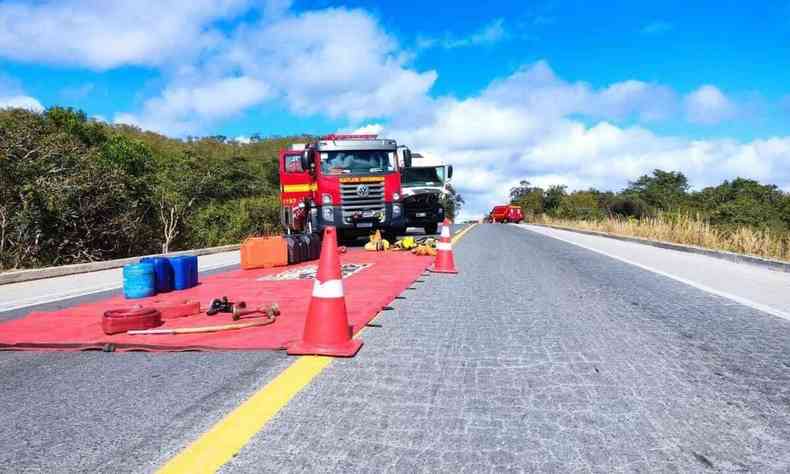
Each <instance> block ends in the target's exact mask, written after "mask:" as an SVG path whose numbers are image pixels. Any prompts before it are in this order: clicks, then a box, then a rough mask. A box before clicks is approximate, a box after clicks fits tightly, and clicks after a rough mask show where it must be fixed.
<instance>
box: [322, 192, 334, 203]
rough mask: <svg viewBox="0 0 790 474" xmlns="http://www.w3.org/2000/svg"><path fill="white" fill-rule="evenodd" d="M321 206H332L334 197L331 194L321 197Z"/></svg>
mask: <svg viewBox="0 0 790 474" xmlns="http://www.w3.org/2000/svg"><path fill="white" fill-rule="evenodd" d="M321 204H323V205H325V206H326V205H331V204H332V195H331V194H322V195H321Z"/></svg>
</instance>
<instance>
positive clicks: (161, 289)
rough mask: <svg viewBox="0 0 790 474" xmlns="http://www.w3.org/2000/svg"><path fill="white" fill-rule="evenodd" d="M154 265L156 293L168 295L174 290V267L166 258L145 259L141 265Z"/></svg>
mask: <svg viewBox="0 0 790 474" xmlns="http://www.w3.org/2000/svg"><path fill="white" fill-rule="evenodd" d="M146 262H147V263H153V264H154V275H155V280H156V292H157V293H167V292H168V291H172V290H173V266H172V265H171V264H170V259H169V258H166V257H144V258H141V259H140V263H146Z"/></svg>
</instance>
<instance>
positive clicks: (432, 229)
mask: <svg viewBox="0 0 790 474" xmlns="http://www.w3.org/2000/svg"><path fill="white" fill-rule="evenodd" d="M437 230H439V224H436V223H434V224H427V225H426V226H425V233H426V234H427V235H431V234H435V233H436V231H437Z"/></svg>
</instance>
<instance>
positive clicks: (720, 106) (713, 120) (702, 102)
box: [684, 84, 737, 125]
mask: <svg viewBox="0 0 790 474" xmlns="http://www.w3.org/2000/svg"><path fill="white" fill-rule="evenodd" d="M684 103H685V107H686V118H687V120H688V121H689V122H692V123H699V124H706V125H713V124H717V123H719V122H721V121H723V120H727V119H731V118H733V117H735V115H736V112H737V108H736V106H735V104H734V103H733V102H732V101H731V100H730V99H729V98H727V96H725V95H724V93H722V92H721V91H720V90H719V89H718V88H717V87H716V86H712V85H710V84H706V85H703V86H701V87H700V88H698V89H697V90H695V91H693V92H691V93H690V94H688V95H687V96H686V97H685V99H684Z"/></svg>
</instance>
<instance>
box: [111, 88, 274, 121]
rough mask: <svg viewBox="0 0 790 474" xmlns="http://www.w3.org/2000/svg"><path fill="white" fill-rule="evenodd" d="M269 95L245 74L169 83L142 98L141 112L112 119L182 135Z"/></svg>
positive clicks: (237, 111)
mask: <svg viewBox="0 0 790 474" xmlns="http://www.w3.org/2000/svg"><path fill="white" fill-rule="evenodd" d="M269 96H270V88H269V86H268V85H266V84H265V83H264V82H261V81H259V80H257V79H254V78H250V77H246V76H241V77H226V78H221V79H218V80H213V81H210V82H202V83H199V84H196V85H178V86H176V85H172V86H170V87H168V88H167V89H165V90H164V91H163V92H162V95H161V96H159V97H155V98H153V99H149V100H148V101H146V102H145V104H144V106H143V111H142V113H141V114H139V115H135V114H128V113H124V114H118V115H117V116H116V117H115V122H116V123H126V124H130V125H136V126H139V127H141V128H144V129H153V130H158V131H161V132H163V133H166V134H171V135H185V134H188V133H193V132H194V131H196V130H202V129H203V128H205V127H207V126H208V125H210V124H213V123H216V121H218V120H221V119H223V118H227V117H231V116H233V115H235V114H237V113H239V112H241V111H242V110H244V109H246V108H248V107H250V106H252V105H255V104H258V103H261V102H262V101H264V100H266V99H267V98H268V97H269Z"/></svg>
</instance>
